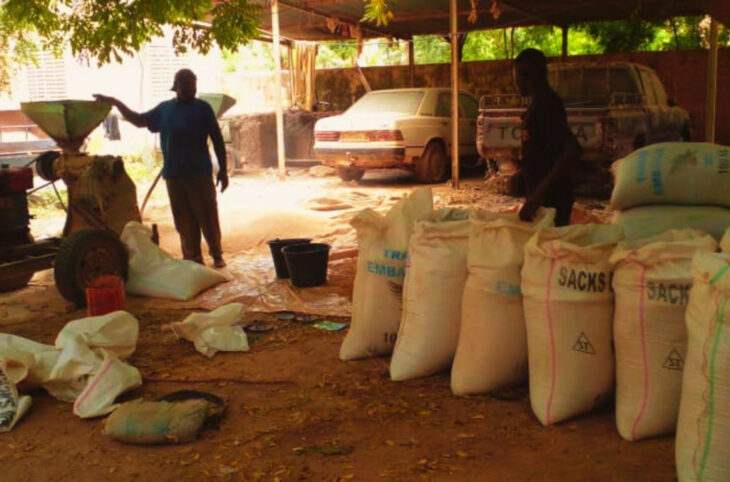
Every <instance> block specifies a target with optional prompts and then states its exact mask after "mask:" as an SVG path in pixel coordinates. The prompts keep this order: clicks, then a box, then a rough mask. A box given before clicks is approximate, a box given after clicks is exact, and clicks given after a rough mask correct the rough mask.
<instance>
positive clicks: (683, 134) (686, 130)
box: [679, 124, 692, 142]
mask: <svg viewBox="0 0 730 482" xmlns="http://www.w3.org/2000/svg"><path fill="white" fill-rule="evenodd" d="M679 139H680V140H681V141H682V142H690V141H691V140H692V130H691V128H690V127H689V124H685V125H683V126H682V130H681V131H680V132H679Z"/></svg>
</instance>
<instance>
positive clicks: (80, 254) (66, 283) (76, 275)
mask: <svg viewBox="0 0 730 482" xmlns="http://www.w3.org/2000/svg"><path fill="white" fill-rule="evenodd" d="M128 267H129V266H128V258H127V251H126V249H124V245H123V244H122V242H121V241H120V240H119V237H117V235H115V234H114V233H111V232H109V231H105V230H103V229H83V230H81V231H77V232H75V233H73V234H72V235H70V236H69V237H67V238H66V239H64V240H63V242H62V243H61V247H60V248H59V250H58V254H57V255H56V259H55V261H54V263H53V277H54V279H55V280H56V287H57V288H58V291H60V292H61V295H63V297H64V298H66V299H67V300H68V301H71V302H73V303H76V305H77V306H85V305H86V286H87V285H88V284H89V283H91V282H92V281H94V280H95V279H96V278H97V277H99V276H101V275H105V274H114V275H117V276H120V277H121V278H122V279H124V280H126V279H127V269H128Z"/></svg>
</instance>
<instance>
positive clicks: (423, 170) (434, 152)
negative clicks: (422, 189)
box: [413, 142, 449, 184]
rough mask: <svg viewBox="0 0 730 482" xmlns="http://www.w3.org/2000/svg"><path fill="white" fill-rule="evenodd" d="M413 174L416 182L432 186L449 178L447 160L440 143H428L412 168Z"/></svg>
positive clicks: (444, 150)
mask: <svg viewBox="0 0 730 482" xmlns="http://www.w3.org/2000/svg"><path fill="white" fill-rule="evenodd" d="M413 174H414V176H415V178H416V180H417V181H418V182H422V183H424V184H433V183H438V182H444V181H445V180H446V179H447V178H448V177H449V158H448V157H447V156H446V149H444V145H443V144H442V143H440V142H429V144H428V145H427V146H426V150H425V151H424V152H423V155H422V156H421V158H420V159H419V160H418V162H416V165H415V166H414V170H413Z"/></svg>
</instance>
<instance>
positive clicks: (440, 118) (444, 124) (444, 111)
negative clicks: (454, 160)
mask: <svg viewBox="0 0 730 482" xmlns="http://www.w3.org/2000/svg"><path fill="white" fill-rule="evenodd" d="M434 116H435V117H436V122H438V130H439V132H440V133H441V137H443V139H444V141H446V152H448V153H449V155H451V94H450V93H449V92H439V94H438V97H437V98H436V108H435V110H434Z"/></svg>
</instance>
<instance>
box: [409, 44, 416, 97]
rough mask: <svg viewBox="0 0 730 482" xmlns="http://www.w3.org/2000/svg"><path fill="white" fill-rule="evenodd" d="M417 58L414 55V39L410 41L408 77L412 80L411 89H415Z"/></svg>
mask: <svg viewBox="0 0 730 482" xmlns="http://www.w3.org/2000/svg"><path fill="white" fill-rule="evenodd" d="M415 62H416V59H415V56H414V55H413V38H411V39H410V40H409V41H408V76H409V78H410V82H411V87H415V85H414V84H415V81H416V66H415Z"/></svg>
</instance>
